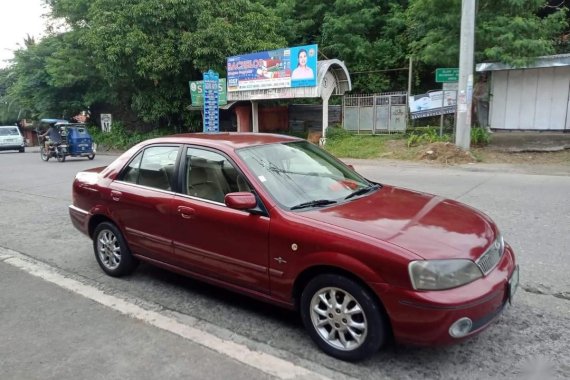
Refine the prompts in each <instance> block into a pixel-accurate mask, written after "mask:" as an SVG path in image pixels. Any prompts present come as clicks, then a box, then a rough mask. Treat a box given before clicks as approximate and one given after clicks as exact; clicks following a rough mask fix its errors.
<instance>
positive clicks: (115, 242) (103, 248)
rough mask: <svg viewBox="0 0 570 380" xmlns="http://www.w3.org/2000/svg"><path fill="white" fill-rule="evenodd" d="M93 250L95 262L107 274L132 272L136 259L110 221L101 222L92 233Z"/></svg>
mask: <svg viewBox="0 0 570 380" xmlns="http://www.w3.org/2000/svg"><path fill="white" fill-rule="evenodd" d="M93 250H94V251H95V258H96V259H97V263H99V266H100V267H101V269H103V271H104V272H105V273H107V274H108V275H109V276H113V277H120V276H124V275H127V274H130V273H132V272H133V271H134V270H135V268H136V267H137V265H138V260H137V259H136V258H135V257H133V256H132V255H131V251H130V250H129V247H128V246H127V242H126V241H125V239H124V238H123V234H121V231H119V229H118V228H117V226H115V225H114V224H112V223H109V222H102V223H101V224H99V225H98V226H97V228H95V232H94V233H93Z"/></svg>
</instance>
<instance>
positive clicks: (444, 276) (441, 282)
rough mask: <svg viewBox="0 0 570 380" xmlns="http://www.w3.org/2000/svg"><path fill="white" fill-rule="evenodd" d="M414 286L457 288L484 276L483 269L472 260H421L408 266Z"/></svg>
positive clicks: (417, 287) (416, 287)
mask: <svg viewBox="0 0 570 380" xmlns="http://www.w3.org/2000/svg"><path fill="white" fill-rule="evenodd" d="M408 271H409V272H410V279H411V280H412V286H413V287H414V289H418V290H443V289H451V288H456V287H458V286H461V285H465V284H468V283H470V282H472V281H475V280H476V279H478V278H481V277H483V273H482V272H481V269H479V267H478V266H477V265H476V264H475V263H474V262H473V261H471V260H465V259H457V260H421V261H412V262H411V263H410V264H409V266H408Z"/></svg>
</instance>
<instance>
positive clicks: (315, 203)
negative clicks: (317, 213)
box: [291, 199, 336, 210]
mask: <svg viewBox="0 0 570 380" xmlns="http://www.w3.org/2000/svg"><path fill="white" fill-rule="evenodd" d="M333 203H336V201H331V200H330V199H317V200H315V201H310V202H305V203H301V204H298V205H297V206H293V207H291V210H299V209H301V208H307V207H320V206H327V205H331V204H333Z"/></svg>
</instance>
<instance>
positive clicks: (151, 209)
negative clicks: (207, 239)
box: [109, 146, 179, 261]
mask: <svg viewBox="0 0 570 380" xmlns="http://www.w3.org/2000/svg"><path fill="white" fill-rule="evenodd" d="M178 151H179V147H177V146H153V147H149V148H146V149H145V150H144V151H143V152H140V153H139V154H138V155H137V156H135V158H134V159H133V160H132V161H131V162H130V163H129V164H128V165H127V166H126V167H125V169H124V170H123V171H122V173H121V174H120V176H119V178H118V179H117V180H115V181H114V182H112V183H111V185H110V198H111V199H110V201H109V202H110V206H109V208H110V210H111V213H112V217H113V219H114V220H115V221H117V223H118V224H119V226H120V227H121V228H122V229H123V232H124V235H125V238H126V239H127V242H128V244H129V247H130V248H131V250H132V251H133V253H135V254H139V255H143V256H146V257H149V258H152V259H155V260H160V261H166V260H168V258H171V257H172V223H173V215H174V212H173V200H174V193H173V191H172V190H171V184H172V183H173V179H172V178H171V176H172V174H171V173H173V172H174V165H175V162H176V157H177V154H178Z"/></svg>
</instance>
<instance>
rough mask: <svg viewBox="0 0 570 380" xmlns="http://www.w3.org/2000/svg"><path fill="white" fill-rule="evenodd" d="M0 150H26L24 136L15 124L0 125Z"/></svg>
mask: <svg viewBox="0 0 570 380" xmlns="http://www.w3.org/2000/svg"><path fill="white" fill-rule="evenodd" d="M0 150H17V151H18V152H20V153H24V152H25V151H26V144H25V141H24V136H22V133H21V132H20V129H18V127H17V126H15V125H2V126H0Z"/></svg>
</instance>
